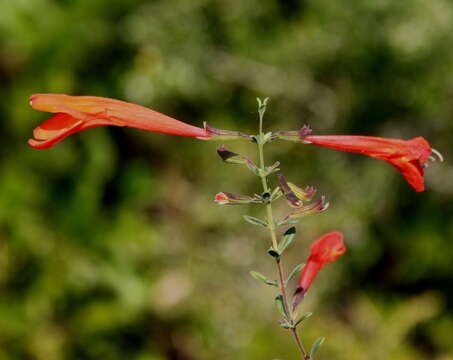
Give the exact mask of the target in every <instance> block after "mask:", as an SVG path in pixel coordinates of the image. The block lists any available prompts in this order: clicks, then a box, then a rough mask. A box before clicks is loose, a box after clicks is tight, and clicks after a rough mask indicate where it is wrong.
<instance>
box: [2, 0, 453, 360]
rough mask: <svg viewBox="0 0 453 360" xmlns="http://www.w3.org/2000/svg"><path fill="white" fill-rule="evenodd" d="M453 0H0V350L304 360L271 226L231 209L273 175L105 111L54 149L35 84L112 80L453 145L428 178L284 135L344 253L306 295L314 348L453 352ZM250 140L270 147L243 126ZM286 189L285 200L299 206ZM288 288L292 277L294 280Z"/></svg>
mask: <svg viewBox="0 0 453 360" xmlns="http://www.w3.org/2000/svg"><path fill="white" fill-rule="evenodd" d="M452 43H453V3H452V2H451V1H448V0H430V1H424V0H406V1H392V0H360V1H350V0H336V1H331V0H305V1H297V0H288V1H277V0H260V1H258V0H225V1H210V0H190V1H189V0H156V1H152V0H0V95H1V96H0V114H1V115H0V116H1V121H0V129H1V131H0V360H6V359H8V360H9V359H13V360H15V359H37V360H58V359H68V360H69V359H71V360H82V359H96V360H97V359H108V360H116V359H121V360H124V359H128V360H129V359H131V360H164V359H171V360H192V359H193V360H195V359H196V360H205V359H206V360H210V359H219V360H223V359H225V360H226V359H239V360H242V359H244V360H245V359H247V360H248V359H269V360H272V359H281V360H286V359H288V360H289V359H296V358H297V353H296V348H295V346H294V344H293V343H292V339H291V337H290V336H289V333H287V332H286V331H285V330H283V329H281V328H280V327H279V326H278V325H277V324H276V320H277V318H278V314H277V312H276V310H275V309H274V304H273V300H272V299H273V296H274V294H275V289H274V288H269V287H265V286H263V285H261V284H259V283H257V281H255V280H254V279H253V278H251V277H250V275H249V274H248V272H249V270H252V269H253V270H258V271H261V272H263V273H266V274H268V275H269V276H274V275H273V274H274V267H273V263H272V261H271V259H270V258H268V256H267V255H266V250H267V248H268V245H269V240H268V238H267V234H266V232H265V231H261V230H260V229H257V228H253V227H252V226H251V225H248V224H246V223H245V222H243V220H242V215H245V214H251V215H255V216H259V215H260V214H261V211H262V209H260V208H257V207H253V206H250V207H249V208H247V207H220V206H217V205H216V204H215V203H214V202H213V196H214V194H215V193H216V192H218V191H230V192H236V193H243V194H246V193H252V194H253V193H254V192H257V191H259V190H258V189H259V186H260V184H259V182H258V181H257V178H255V177H254V176H251V175H250V174H249V173H248V172H247V171H246V170H245V169H243V168H241V167H234V166H231V165H230V166H228V165H225V164H223V163H221V161H220V160H219V159H218V157H217V155H216V152H215V149H216V146H217V145H219V144H216V143H214V142H202V141H198V140H196V139H188V138H181V137H177V136H170V135H162V134H157V133H148V132H145V131H140V130H135V129H128V128H113V127H103V128H95V129H91V130H88V131H85V132H83V133H80V134H77V135H73V136H71V137H70V138H68V139H66V140H65V141H64V142H62V143H61V144H59V145H58V146H56V147H54V148H52V149H49V150H42V151H39V150H34V149H32V148H30V147H28V146H27V144H26V140H27V139H28V138H29V137H30V136H31V132H32V129H33V128H34V127H35V126H37V125H38V124H39V123H41V122H42V121H44V120H45V119H47V118H48V115H47V114H43V113H40V112H37V111H33V110H32V109H31V108H30V107H29V106H28V103H27V102H28V97H29V96H30V95H31V94H33V93H45V92H55V93H67V94H73V95H98V96H108V97H114V98H119V99H123V100H126V101H130V102H134V103H139V104H142V105H145V106H148V107H151V108H153V109H156V110H158V111H160V112H163V113H166V114H168V115H171V116H173V117H176V118H178V119H181V120H183V121H185V122H188V123H191V124H194V125H197V126H201V124H202V122H203V121H207V122H208V123H209V124H210V125H212V126H215V127H218V128H227V129H237V130H240V131H243V132H246V133H255V132H256V128H257V111H256V101H255V98H256V97H257V96H260V97H266V96H270V97H271V100H270V103H269V108H268V112H267V114H266V119H265V122H266V127H267V129H269V130H274V131H275V130H280V129H297V128H298V127H300V126H301V125H302V124H303V123H309V124H310V125H311V126H312V127H313V128H314V131H315V133H318V134H363V135H374V136H388V137H400V138H406V139H407V138H410V137H414V136H418V135H423V136H424V137H426V138H427V139H428V140H429V141H430V143H431V144H432V146H433V147H435V148H437V149H438V150H440V151H441V152H442V153H443V154H444V156H445V158H446V159H447V161H446V162H445V163H443V164H441V165H439V164H434V165H432V166H431V167H430V168H429V169H428V170H427V175H426V184H427V191H426V192H424V193H420V194H417V193H416V192H415V191H413V190H412V188H411V187H410V186H409V185H408V184H407V183H406V182H405V181H404V179H403V178H402V176H401V175H400V174H399V173H398V172H397V171H395V170H394V169H393V168H392V167H391V166H389V165H388V164H386V163H385V162H383V161H378V160H374V159H371V158H368V157H362V156H359V155H356V154H349V153H341V152H337V151H334V150H330V149H323V148H315V147H308V146H303V145H300V144H293V143H286V142H275V143H272V144H270V145H269V146H267V159H268V162H270V161H275V160H280V161H281V162H282V166H281V168H282V170H283V171H284V173H285V174H286V176H287V178H288V179H289V180H291V181H293V182H295V183H297V184H300V185H315V186H316V187H317V188H318V190H319V193H321V194H325V195H326V196H327V198H328V199H329V201H330V203H331V208H330V209H329V211H327V212H325V213H323V214H320V215H317V216H313V217H310V218H307V219H306V220H305V221H304V222H303V223H302V224H301V226H300V227H299V229H298V235H299V236H298V241H297V243H296V244H295V246H293V248H292V249H291V251H290V255H289V256H288V258H287V259H286V265H287V267H288V268H289V267H292V266H294V265H295V264H297V263H299V262H302V261H303V260H304V259H305V257H306V255H307V246H308V244H309V243H310V242H311V241H313V240H314V239H315V238H316V237H318V236H320V235H321V234H322V233H324V232H327V231H331V230H340V231H343V232H344V234H345V237H346V241H347V244H348V247H349V252H348V253H347V255H346V256H344V257H343V258H342V259H341V260H339V261H337V262H335V263H333V264H330V265H329V266H327V267H326V268H325V269H324V270H323V271H322V272H321V274H320V276H319V278H318V279H317V281H316V282H315V284H314V286H313V288H312V290H311V292H310V295H309V296H308V297H307V298H306V301H305V302H304V304H303V310H305V311H313V312H314V313H315V315H314V316H313V317H311V318H310V319H309V320H307V321H306V322H305V323H304V324H305V325H304V327H303V329H302V332H301V334H302V338H303V340H304V342H305V344H306V345H307V346H309V345H310V344H311V343H312V342H313V341H314V339H315V338H316V337H318V336H320V335H324V336H326V337H327V341H326V343H325V344H324V345H323V347H322V349H321V352H320V354H319V358H320V359H347V360H355V359H357V360H361V359H379V360H382V359H392V360H405V359H408V360H409V359H410V360H417V359H436V360H448V359H453V341H452V339H453V245H452V237H453V221H452V210H453V188H452V186H451V185H452V183H453V167H452V166H451V164H450V163H449V161H448V159H449V158H451V156H453V152H452V149H451V140H450V139H451V136H452V135H453V120H452V119H453V105H452V104H453V102H452V97H453V76H452V74H453V46H452ZM228 147H229V148H230V149H231V150H233V151H236V152H241V153H244V154H249V155H250V156H253V157H254V156H255V152H256V149H255V146H254V145H253V144H248V143H230V144H228ZM285 211H286V209H285V205H284V204H283V203H281V204H279V205H277V206H276V213H277V214H278V215H279V216H283V215H284V214H285ZM293 285H294V284H293Z"/></svg>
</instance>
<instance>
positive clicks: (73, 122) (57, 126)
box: [28, 94, 209, 149]
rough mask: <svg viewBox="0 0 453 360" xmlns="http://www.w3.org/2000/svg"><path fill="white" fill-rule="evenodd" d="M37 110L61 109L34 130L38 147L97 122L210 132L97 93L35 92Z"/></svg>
mask: <svg viewBox="0 0 453 360" xmlns="http://www.w3.org/2000/svg"><path fill="white" fill-rule="evenodd" d="M30 104H31V106H32V107H33V108H34V109H36V110H41V111H47V112H51V113H57V115H55V116H53V117H52V118H50V119H49V120H47V121H46V122H44V123H43V124H42V125H40V126H38V128H36V129H35V131H34V132H33V135H34V137H35V139H30V140H29V142H28V143H29V144H30V146H33V147H35V148H39V149H43V148H48V147H51V146H53V145H55V144H57V143H58V142H60V141H61V140H63V139H64V138H65V137H67V136H69V135H71V134H73V133H75V132H77V131H81V130H85V129H88V128H91V127H95V126H103V125H114V126H128V127H133V128H138V129H143V130H148V131H154V132H161V133H166V134H173V135H179V136H189V137H199V138H207V137H209V134H208V133H207V131H206V130H205V129H203V128H198V127H196V126H192V125H189V124H186V123H184V122H182V121H179V120H176V119H173V118H171V117H169V116H167V115H164V114H161V113H159V112H157V111H153V110H151V109H148V108H145V107H143V106H140V105H136V104H131V103H127V102H124V101H120V100H115V99H110V98H103V97H97V96H69V95H63V94H35V95H32V96H31V98H30Z"/></svg>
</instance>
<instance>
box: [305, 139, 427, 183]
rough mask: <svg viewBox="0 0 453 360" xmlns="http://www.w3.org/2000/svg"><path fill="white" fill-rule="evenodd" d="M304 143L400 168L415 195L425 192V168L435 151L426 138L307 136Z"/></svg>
mask: <svg viewBox="0 0 453 360" xmlns="http://www.w3.org/2000/svg"><path fill="white" fill-rule="evenodd" d="M303 141H304V142H306V143H309V144H313V145H318V146H324V147H328V148H332V149H337V150H342V151H348V152H355V153H360V154H365V155H369V156H371V157H374V158H376V159H382V160H385V161H387V162H388V163H389V164H391V165H393V166H394V167H395V168H397V169H398V170H399V171H400V172H401V174H402V175H403V176H404V177H405V179H406V180H407V182H408V183H409V184H410V185H411V186H412V187H413V188H414V189H415V190H416V191H424V190H425V185H424V179H423V176H424V171H423V168H424V167H425V166H426V164H427V162H428V159H429V157H430V155H431V153H432V149H431V146H430V145H429V143H428V142H427V141H426V140H425V139H424V138H423V137H416V138H413V139H410V140H401V139H388V138H380V137H372V136H353V135H307V136H305V137H304V138H303Z"/></svg>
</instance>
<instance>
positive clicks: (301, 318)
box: [294, 312, 313, 326]
mask: <svg viewBox="0 0 453 360" xmlns="http://www.w3.org/2000/svg"><path fill="white" fill-rule="evenodd" d="M312 315H313V313H312V312H306V313H305V314H303V315H302V316H300V317H299V318H298V319H297V320H296V321H295V322H294V326H297V325H299V324H300V323H301V322H302V321H304V320H306V319H308V318H309V317H310V316H312Z"/></svg>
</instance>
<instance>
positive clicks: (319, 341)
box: [310, 336, 326, 360]
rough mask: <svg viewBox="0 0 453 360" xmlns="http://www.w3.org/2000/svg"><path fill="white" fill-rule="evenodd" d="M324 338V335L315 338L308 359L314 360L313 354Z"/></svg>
mask: <svg viewBox="0 0 453 360" xmlns="http://www.w3.org/2000/svg"><path fill="white" fill-rule="evenodd" d="M324 340H326V338H325V337H324V336H321V337H319V338H317V339H316V340H315V342H314V343H313V345H312V346H311V350H310V360H314V358H315V354H316V352H317V351H318V349H319V347H320V346H321V345H322V343H323V342H324Z"/></svg>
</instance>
